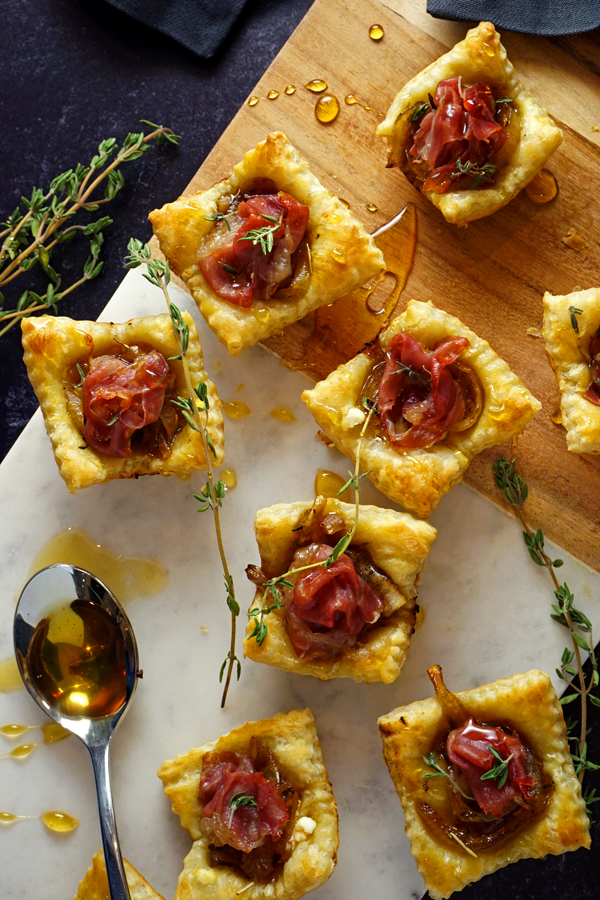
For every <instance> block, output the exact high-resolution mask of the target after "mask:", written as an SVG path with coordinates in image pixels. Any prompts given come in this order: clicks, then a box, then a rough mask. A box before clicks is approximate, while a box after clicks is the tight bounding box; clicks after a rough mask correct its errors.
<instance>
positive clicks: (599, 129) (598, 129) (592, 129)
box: [590, 125, 600, 131]
mask: <svg viewBox="0 0 600 900" xmlns="http://www.w3.org/2000/svg"><path fill="white" fill-rule="evenodd" d="M590 131H600V128H598V126H597V125H592V126H591V128H590Z"/></svg>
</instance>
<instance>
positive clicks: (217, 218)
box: [204, 213, 231, 231]
mask: <svg viewBox="0 0 600 900" xmlns="http://www.w3.org/2000/svg"><path fill="white" fill-rule="evenodd" d="M204 218H205V220H206V221H207V222H225V224H226V225H227V231H231V225H230V224H229V219H228V218H227V214H226V213H213V215H212V216H205V217H204Z"/></svg>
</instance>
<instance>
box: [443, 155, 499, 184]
mask: <svg viewBox="0 0 600 900" xmlns="http://www.w3.org/2000/svg"><path fill="white" fill-rule="evenodd" d="M495 171H496V166H493V165H492V164H491V163H486V164H485V165H483V166H478V165H476V164H475V163H472V162H471V161H470V160H467V162H466V163H464V162H463V161H462V160H461V159H460V158H458V159H457V160H456V168H455V170H454V172H452V173H451V174H450V178H451V179H454V178H460V177H461V175H474V176H475V177H474V178H473V181H472V182H471V184H470V185H469V187H468V190H470V191H472V190H473V189H474V188H476V187H479V185H480V184H481V182H482V181H484V180H485V181H493V180H494V179H493V178H492V176H493V174H494V172H495Z"/></svg>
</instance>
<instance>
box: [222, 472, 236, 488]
mask: <svg viewBox="0 0 600 900" xmlns="http://www.w3.org/2000/svg"><path fill="white" fill-rule="evenodd" d="M221 481H222V482H223V484H224V485H225V487H226V488H227V490H228V491H232V490H233V489H234V487H236V486H237V475H236V474H235V472H234V470H233V469H223V471H222V472H221Z"/></svg>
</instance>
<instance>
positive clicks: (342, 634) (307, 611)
mask: <svg viewBox="0 0 600 900" xmlns="http://www.w3.org/2000/svg"><path fill="white" fill-rule="evenodd" d="M331 550H332V548H331V547H330V546H329V545H328V544H319V543H313V544H309V545H308V547H303V548H302V549H301V550H298V551H297V552H296V553H295V555H294V559H293V562H292V568H299V567H300V566H305V565H310V564H311V563H315V562H322V561H323V560H325V559H327V558H328V557H329V556H330V555H331ZM285 594H286V619H287V630H288V634H289V636H290V640H291V642H292V644H293V646H294V650H295V651H296V654H297V655H298V658H299V659H303V658H304V657H305V656H308V655H311V656H316V655H333V654H335V653H339V652H340V650H343V649H346V648H349V647H353V646H355V645H356V642H357V638H358V635H359V634H360V633H361V631H362V630H363V629H364V627H365V626H366V625H369V624H373V623H374V622H376V621H377V620H378V619H379V617H380V615H381V613H382V611H383V608H384V603H383V600H382V599H381V597H380V596H379V595H378V594H376V593H375V591H374V590H373V588H371V587H370V585H369V584H367V582H366V581H365V580H364V579H363V578H361V577H360V575H359V574H358V573H357V571H356V569H355V567H354V563H353V562H352V560H351V559H350V557H349V556H347V555H346V554H345V553H342V554H341V555H340V556H339V557H338V559H337V560H336V561H335V562H334V563H333V564H332V565H330V566H329V567H328V568H325V567H324V566H319V568H316V569H310V570H309V571H308V572H305V573H302V574H300V575H299V576H298V578H297V580H296V584H295V587H294V589H293V591H292V590H291V589H290V588H285Z"/></svg>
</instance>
